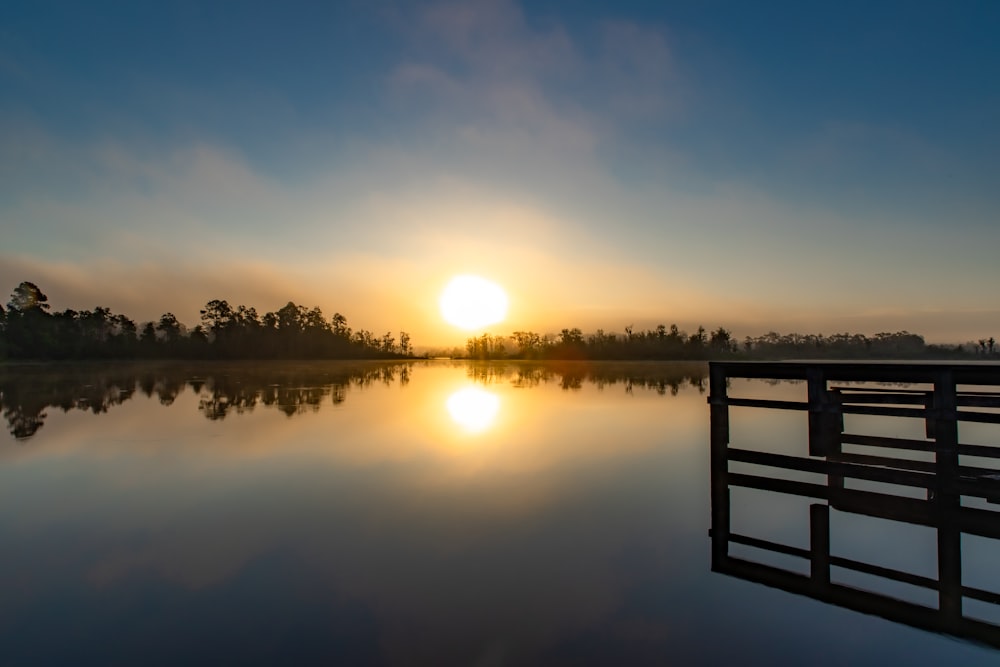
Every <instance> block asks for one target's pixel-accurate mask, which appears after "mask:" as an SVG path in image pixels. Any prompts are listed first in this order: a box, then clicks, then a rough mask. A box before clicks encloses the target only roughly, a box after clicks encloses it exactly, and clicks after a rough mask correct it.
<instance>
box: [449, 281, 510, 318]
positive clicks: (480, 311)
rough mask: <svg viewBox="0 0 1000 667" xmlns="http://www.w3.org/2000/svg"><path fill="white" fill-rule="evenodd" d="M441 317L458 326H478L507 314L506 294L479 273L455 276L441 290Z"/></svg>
mask: <svg viewBox="0 0 1000 667" xmlns="http://www.w3.org/2000/svg"><path fill="white" fill-rule="evenodd" d="M440 303H441V316H442V317H444V319H445V320H446V321H447V322H448V323H449V324H453V325H455V326H456V327H460V328H462V329H479V328H481V327H485V326H488V325H490V324H496V323H497V322H502V321H503V319H504V317H506V316H507V295H506V294H505V293H504V291H503V289H502V288H501V287H500V286H499V285H497V284H496V283H494V282H490V281H489V280H486V279H485V278H480V277H479V276H455V277H454V278H452V279H451V282H449V283H448V285H447V286H446V287H445V288H444V291H443V292H441V302H440Z"/></svg>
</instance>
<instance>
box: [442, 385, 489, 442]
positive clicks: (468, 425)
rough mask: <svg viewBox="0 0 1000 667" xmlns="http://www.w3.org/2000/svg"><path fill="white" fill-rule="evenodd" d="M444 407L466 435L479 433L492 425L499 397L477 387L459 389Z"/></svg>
mask: <svg viewBox="0 0 1000 667" xmlns="http://www.w3.org/2000/svg"><path fill="white" fill-rule="evenodd" d="M445 405H446V406H447V408H448V414H450V415H451V418H452V420H453V421H454V422H455V423H456V424H458V425H459V426H461V427H462V428H463V429H464V430H465V431H466V432H468V433H481V432H483V431H485V430H486V429H488V428H489V427H490V426H492V425H493V422H494V421H495V420H496V418H497V413H498V412H499V411H500V397H499V396H497V395H496V394H494V393H493V392H489V391H485V390H483V389H480V388H478V387H465V388H464V389H459V390H458V391H456V392H455V393H453V394H452V395H451V396H449V397H448V400H447V401H446V403H445Z"/></svg>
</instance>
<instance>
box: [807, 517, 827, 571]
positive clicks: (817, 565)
mask: <svg viewBox="0 0 1000 667" xmlns="http://www.w3.org/2000/svg"><path fill="white" fill-rule="evenodd" d="M809 555H810V561H809V577H810V579H812V583H813V586H815V587H816V588H818V589H823V588H826V587H827V586H829V585H830V506H829V505H826V504H822V503H816V504H813V505H810V506H809Z"/></svg>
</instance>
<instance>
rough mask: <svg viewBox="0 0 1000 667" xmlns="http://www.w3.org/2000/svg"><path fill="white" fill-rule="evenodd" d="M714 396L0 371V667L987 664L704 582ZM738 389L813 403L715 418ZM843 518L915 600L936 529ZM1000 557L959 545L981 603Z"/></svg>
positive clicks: (838, 610) (299, 374)
mask: <svg viewBox="0 0 1000 667" xmlns="http://www.w3.org/2000/svg"><path fill="white" fill-rule="evenodd" d="M707 389H708V379H707V375H706V368H705V367H703V366H699V365H689V366H683V365H682V366H679V365H668V364H590V365H572V364H569V365H567V364H564V365H547V366H538V365H535V366H526V365H515V364H507V365H504V364H498V365H485V364H462V363H453V362H420V363H413V364H338V363H320V364H292V365H290V364H274V365H260V364H257V365H250V364H247V365H220V366H205V365H201V366H192V367H183V366H159V367H157V366H136V367H126V366H122V367H113V368H112V369H111V370H108V369H106V368H105V369H87V368H74V369H69V370H63V371H60V372H58V373H56V372H53V371H51V370H43V369H34V370H30V369H29V370H26V371H21V372H19V371H15V370H11V369H7V370H4V371H0V391H2V395H0V399H2V404H3V410H4V417H5V418H6V420H7V423H8V431H9V432H8V433H5V434H3V435H2V436H0V438H2V439H0V565H2V567H0V664H2V665H48V664H59V665H62V664H65V665H86V664H100V665H108V664H163V665H176V664H212V665H216V664H279V663H281V664H352V665H353V664H358V665H362V664H390V665H394V664H403V665H408V664H436V665H507V664H518V665H519V664H543V665H550V664H657V665H660V664H707V665H725V664H824V665H842V664H893V663H903V664H920V665H923V664H927V665H930V664H934V665H940V664H963V665H975V664H983V665H985V664H991V665H993V664H998V663H1000V652H998V651H996V650H994V649H992V648H989V647H984V646H981V645H978V644H975V643H972V642H969V641H964V640H958V639H954V638H951V637H949V636H946V635H942V634H936V633H933V632H927V631H924V630H918V629H915V628H912V627H909V626H907V625H904V624H901V623H895V622H892V621H889V620H886V619H883V618H880V617H877V616H872V615H865V614H860V613H857V612H855V611H850V610H848V609H845V608H843V607H839V606H836V605H831V604H824V603H822V602H818V601H816V600H813V599H810V598H808V597H805V596H802V595H796V594H793V593H789V592H786V591H783V590H778V589H776V588H772V587H768V586H765V585H761V584H759V583H753V582H751V581H746V580H743V579H740V578H738V577H734V576H727V575H724V574H719V573H713V572H712V571H711V560H710V554H711V541H710V539H709V537H708V529H709V527H710V523H711V515H710V506H709V505H710V503H709V455H708V454H709V450H708V446H709V411H708V406H707V405H706V395H707ZM754 391H756V392H758V393H760V394H761V395H765V394H766V395H769V396H772V397H785V396H791V395H794V396H795V397H796V398H802V395H803V393H804V388H803V387H802V386H796V385H775V386H771V385H766V384H764V383H759V382H758V383H750V382H745V383H743V384H739V385H734V386H733V388H732V390H731V392H730V393H731V394H732V395H739V394H740V392H750V393H752V392H754ZM732 431H733V443H734V446H735V445H739V446H759V447H761V448H770V449H771V450H773V451H779V450H784V449H788V450H793V449H799V450H800V451H801V450H802V448H804V442H805V441H804V438H805V432H806V427H805V421H804V418H803V415H802V414H801V413H776V412H773V411H764V410H755V409H739V408H736V409H734V410H733V412H732ZM994 444H996V443H994ZM732 497H733V519H732V521H733V527H734V530H737V529H739V530H740V532H744V533H753V534H754V535H756V536H758V537H761V538H763V539H771V540H781V541H784V542H787V543H790V544H798V545H801V546H804V547H808V546H809V536H808V520H809V503H808V502H807V501H805V500H803V499H798V498H794V497H788V496H780V495H778V494H773V493H771V494H769V493H767V492H762V491H752V490H745V491H737V490H734V491H733V496H732ZM799 501H801V502H799ZM833 514H834V516H832V517H831V519H830V521H831V533H832V539H833V540H834V541H835V542H836V545H835V548H836V549H837V550H838V553H841V554H842V555H844V556H848V557H851V558H856V559H864V560H866V562H872V563H875V564H877V565H882V566H885V567H894V568H901V569H905V570H907V571H911V572H914V573H916V574H918V575H925V576H934V573H935V572H936V569H935V568H936V551H935V541H934V535H933V532H932V531H931V530H930V529H927V528H920V527H915V526H909V525H906V524H891V525H889V526H886V525H883V524H886V523H887V522H878V521H876V520H871V519H869V520H866V519H864V518H863V517H858V518H851V517H847V516H840V515H839V514H837V513H836V512H834V513H833ZM995 546H996V545H995V544H993V542H992V541H990V540H986V539H978V540H977V539H971V538H970V539H968V540H966V541H965V542H963V566H964V568H965V569H964V572H965V576H966V578H967V579H969V580H970V581H971V582H972V584H973V585H976V586H982V587H984V588H990V589H992V590H1000V565H997V564H998V563H1000V550H998V549H996V548H995ZM771 560H772V562H775V563H778V564H781V565H784V564H783V563H781V562H780V561H778V560H775V559H771ZM802 567H803V566H802V565H799V564H797V563H790V564H789V568H790V569H796V568H798V569H800V570H801V569H802ZM805 568H806V570H807V569H808V564H806V565H805ZM846 580H847V581H848V583H854V582H853V581H852V580H850V578H849V577H848V578H847V579H846ZM862 583H863V582H862ZM885 589H886V591H887V592H888V593H891V594H894V595H896V596H898V597H900V598H902V599H912V600H913V601H916V602H921V603H922V602H925V598H926V597H927V595H926V594H927V593H928V592H927V591H924V590H909V589H907V588H906V587H905V586H902V585H901V586H897V587H895V588H893V587H892V586H887V587H885ZM897 589H898V590H897ZM932 597H933V596H932ZM931 602H933V599H932V600H931ZM990 614H993V615H992V616H990ZM996 616H997V615H996V614H995V612H994V611H993V609H992V606H991V605H984V609H983V618H985V619H986V620H988V621H991V622H993V623H996V622H998V621H1000V619H998V618H997V617H996Z"/></svg>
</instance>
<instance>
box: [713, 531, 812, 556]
mask: <svg viewBox="0 0 1000 667" xmlns="http://www.w3.org/2000/svg"><path fill="white" fill-rule="evenodd" d="M729 541H730V542H732V543H734V544H742V545H744V546H747V547H753V548H755V549H762V550H764V551H773V552H775V553H779V554H785V555H786V556H797V557H799V558H809V554H810V552H809V550H808V549H802V548H801V547H793V546H791V545H788V544H782V543H780V542H772V541H770V540H763V539H760V538H759V537H750V536H749V535H740V534H737V533H730V535H729Z"/></svg>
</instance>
